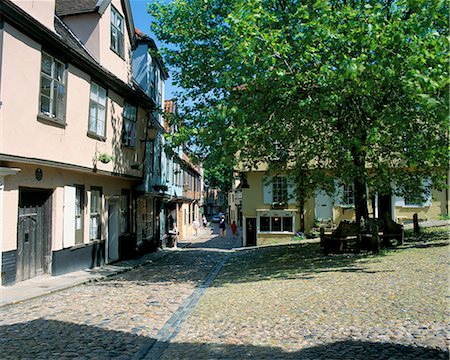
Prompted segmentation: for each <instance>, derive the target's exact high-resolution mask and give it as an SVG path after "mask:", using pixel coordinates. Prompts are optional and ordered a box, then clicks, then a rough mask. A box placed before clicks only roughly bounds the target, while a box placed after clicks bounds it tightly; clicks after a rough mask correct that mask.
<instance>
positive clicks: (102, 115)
mask: <svg viewBox="0 0 450 360" xmlns="http://www.w3.org/2000/svg"><path fill="white" fill-rule="evenodd" d="M105 124H106V89H104V88H103V87H101V86H100V85H98V84H96V83H94V82H92V83H91V95H90V101H89V132H91V133H93V134H96V135H98V136H101V137H104V136H105Z"/></svg>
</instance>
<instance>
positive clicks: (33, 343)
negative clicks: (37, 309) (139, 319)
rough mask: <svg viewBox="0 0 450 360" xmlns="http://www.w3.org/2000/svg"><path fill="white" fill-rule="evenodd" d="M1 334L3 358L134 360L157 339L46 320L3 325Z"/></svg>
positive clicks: (0, 345)
mask: <svg viewBox="0 0 450 360" xmlns="http://www.w3.org/2000/svg"><path fill="white" fill-rule="evenodd" d="M138 330H139V329H136V331H138ZM0 333H1V334H2V335H1V337H0V354H1V356H0V357H1V358H2V359H3V360H6V359H70V358H77V357H78V358H83V359H115V358H117V359H118V358H120V357H121V358H122V359H131V358H132V357H133V354H134V353H138V352H139V350H140V349H141V348H143V347H145V346H148V344H149V343H150V342H154V341H155V340H154V339H151V338H148V337H145V336H139V335H133V334H130V333H126V332H120V331H112V330H106V329H102V328H98V327H94V326H88V325H78V324H74V323H68V322H63V321H55V320H45V319H36V320H32V321H29V322H26V323H18V324H13V325H3V326H0Z"/></svg>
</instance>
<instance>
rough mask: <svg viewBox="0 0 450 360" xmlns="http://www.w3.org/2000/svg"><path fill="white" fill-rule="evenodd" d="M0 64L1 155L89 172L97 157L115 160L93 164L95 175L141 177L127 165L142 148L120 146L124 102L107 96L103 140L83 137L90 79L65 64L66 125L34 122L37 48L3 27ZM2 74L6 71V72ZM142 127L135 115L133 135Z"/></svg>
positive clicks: (142, 117) (139, 155) (141, 117)
mask: <svg viewBox="0 0 450 360" xmlns="http://www.w3.org/2000/svg"><path fill="white" fill-rule="evenodd" d="M3 35H4V42H3V45H4V48H3V61H2V83H1V87H2V88H1V93H2V109H1V111H2V114H1V115H2V132H1V134H0V152H1V153H6V154H9V155H16V156H22V157H29V158H38V159H45V160H51V161H58V162H62V163H68V164H74V165H79V166H83V167H89V168H92V167H93V166H94V162H95V161H94V159H95V157H96V154H97V155H98V153H101V152H105V153H108V154H110V155H113V156H114V157H115V160H114V161H111V162H110V163H109V164H103V163H101V162H97V164H96V165H97V168H98V169H99V170H106V171H111V172H117V173H127V174H130V175H134V176H141V174H142V170H132V169H130V167H129V165H130V163H131V162H132V161H133V160H136V159H137V158H139V159H142V157H143V152H144V148H143V146H142V145H141V142H140V141H139V137H138V138H137V141H136V148H135V149H125V148H122V147H121V145H120V142H121V137H120V136H121V132H122V111H123V104H124V99H123V98H122V97H121V96H120V95H118V94H115V93H114V92H112V91H109V92H108V100H107V113H106V141H100V140H97V139H93V138H91V137H88V136H87V130H88V117H89V96H90V86H91V78H90V76H89V75H88V74H86V73H84V72H82V71H81V70H79V69H77V68H76V67H74V66H72V65H70V64H69V66H68V71H67V84H66V86H67V98H66V126H65V127H58V126H54V125H50V124H47V123H42V122H40V121H38V119H37V115H38V112H39V92H40V63H41V48H40V45H39V44H37V43H35V42H33V41H32V40H31V39H29V38H28V37H27V36H25V35H23V34H21V33H20V32H18V31H17V30H15V29H14V28H12V27H11V26H9V25H8V24H5V31H4V34H3ZM6 69H7V71H5V70H6ZM145 122H146V113H145V111H144V110H143V109H140V111H139V121H138V125H139V127H138V131H139V135H140V134H142V131H143V130H142V129H143V127H144V124H145Z"/></svg>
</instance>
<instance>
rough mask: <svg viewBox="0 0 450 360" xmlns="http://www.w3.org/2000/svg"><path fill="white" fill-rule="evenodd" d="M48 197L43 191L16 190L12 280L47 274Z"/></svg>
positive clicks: (48, 256)
mask: <svg viewBox="0 0 450 360" xmlns="http://www.w3.org/2000/svg"><path fill="white" fill-rule="evenodd" d="M50 196H51V192H49V191H46V190H30V189H27V190H23V189H21V190H20V198H19V214H18V221H17V268H16V280H17V281H23V280H27V279H31V278H33V277H35V276H38V275H43V274H45V273H49V272H50V264H51V240H50V228H51V217H50V213H51V212H50V209H51V203H50Z"/></svg>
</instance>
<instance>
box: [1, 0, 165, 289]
mask: <svg viewBox="0 0 450 360" xmlns="http://www.w3.org/2000/svg"><path fill="white" fill-rule="evenodd" d="M0 12H1V18H2V21H1V29H0V39H1V41H0V46H1V49H0V53H1V64H0V66H1V82H0V84H1V85H0V87H1V88H0V91H1V110H0V111H1V118H2V128H1V133H0V225H1V231H0V244H1V274H2V276H1V284H2V285H9V284H14V283H15V282H18V281H22V280H26V279H29V278H31V277H34V276H37V275H41V274H51V275H58V274H62V273H67V272H70V271H74V270H79V269H83V268H92V267H94V266H98V265H102V264H104V263H110V262H113V261H116V260H118V259H120V258H122V257H127V256H130V254H132V253H134V251H135V249H136V244H137V241H138V239H137V237H138V234H139V235H142V234H143V232H142V231H138V230H142V229H141V228H138V225H137V223H138V221H137V219H142V218H144V217H146V216H148V211H147V208H146V207H144V206H141V205H140V203H139V201H140V200H139V197H138V192H137V191H136V190H137V189H138V187H139V186H140V185H141V184H142V182H143V178H144V168H143V166H142V164H143V163H144V162H145V161H146V160H149V159H148V156H149V154H148V147H147V144H148V142H147V135H146V134H147V126H148V123H149V119H150V116H151V114H152V113H153V112H154V110H155V109H156V107H157V102H156V101H155V99H154V98H151V97H149V96H148V95H147V94H146V93H145V92H144V91H143V90H142V89H141V88H140V86H138V85H137V83H136V82H135V81H134V80H133V76H132V66H131V65H132V49H133V48H134V46H135V36H134V25H133V20H132V17H131V10H130V6H129V2H128V1H120V0H112V1H106V0H104V1H97V0H95V1H83V2H72V1H64V0H63V1H61V0H56V1H54V0H53V1H52V0H49V1H38V2H30V1H21V0H14V1H11V0H4V1H2V5H1V7H0ZM139 226H142V224H139ZM144 235H145V234H144Z"/></svg>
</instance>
